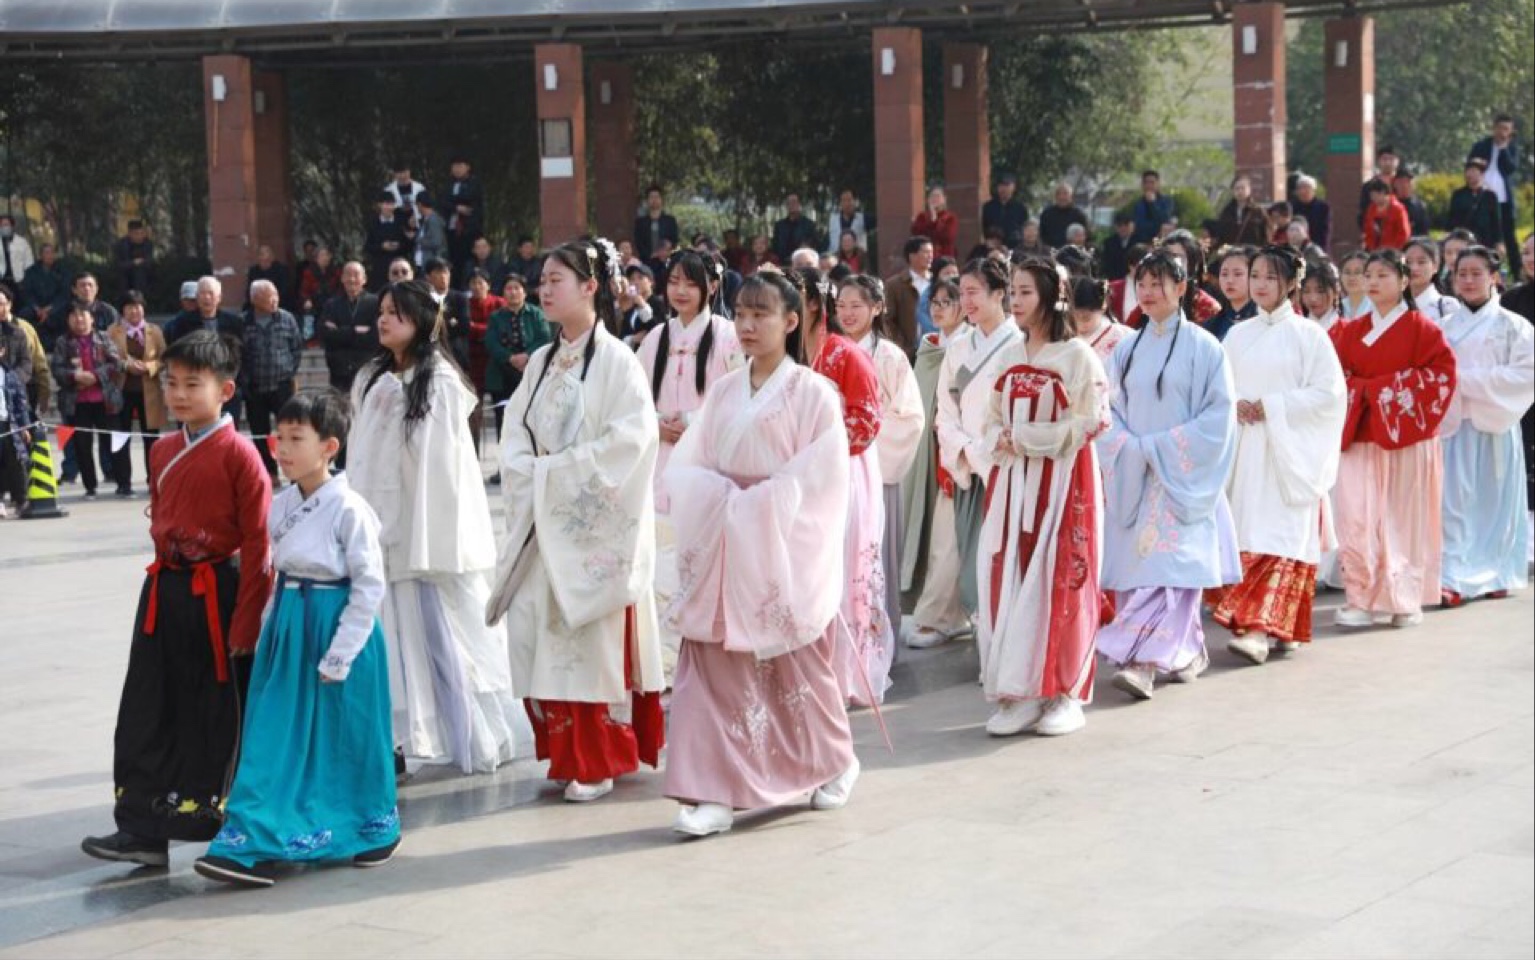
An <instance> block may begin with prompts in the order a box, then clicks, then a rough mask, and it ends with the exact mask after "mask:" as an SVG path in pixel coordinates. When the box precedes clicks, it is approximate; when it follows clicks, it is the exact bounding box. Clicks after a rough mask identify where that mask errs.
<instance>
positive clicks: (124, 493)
mask: <svg viewBox="0 0 1535 960" xmlns="http://www.w3.org/2000/svg"><path fill="white" fill-rule="evenodd" d="M117 499H119V500H132V499H133V489H132V488H131V487H118V488H117Z"/></svg>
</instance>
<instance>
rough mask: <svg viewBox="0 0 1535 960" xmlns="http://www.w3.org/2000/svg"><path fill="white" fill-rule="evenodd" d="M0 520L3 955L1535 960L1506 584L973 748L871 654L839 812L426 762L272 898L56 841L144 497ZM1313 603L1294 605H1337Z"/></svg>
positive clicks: (111, 682) (1528, 800)
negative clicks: (857, 760) (673, 796)
mask: <svg viewBox="0 0 1535 960" xmlns="http://www.w3.org/2000/svg"><path fill="white" fill-rule="evenodd" d="M67 490H68V491H69V492H67V493H66V498H67V499H68V500H70V501H71V502H68V503H67V506H68V507H69V508H70V509H71V511H72V514H71V516H70V517H69V518H68V519H66V520H60V521H50V522H36V523H17V522H6V523H0V584H3V585H4V594H3V595H4V598H5V599H4V615H3V618H0V636H3V640H0V704H3V706H0V711H3V713H0V717H3V719H4V723H3V724H0V958H3V957H28V958H33V957H38V958H40V957H105V956H114V957H115V956H122V957H135V956H144V957H181V956H186V957H194V956H195V957H265V956H273V957H309V956H313V957H327V958H332V957H369V958H383V957H394V956H443V957H448V956H452V957H468V956H507V957H523V956H527V957H533V956H553V957H560V956H566V957H586V956H616V955H626V956H635V957H649V956H658V957H660V956H677V955H703V956H720V957H761V956H786V955H815V956H869V957H874V956H881V957H886V956H890V957H907V956H910V957H918V956H940V955H941V956H954V957H959V956H967V957H1014V956H1135V957H1148V956H1169V957H1171V956H1178V957H1188V956H1221V957H1242V956H1273V957H1353V956H1359V957H1364V956H1370V957H1376V956H1382V957H1384V956H1391V957H1416V956H1422V957H1443V956H1456V957H1466V958H1471V957H1532V956H1535V928H1532V913H1535V869H1532V868H1535V863H1532V856H1535V727H1532V724H1535V719H1532V716H1535V698H1532V693H1535V689H1532V688H1535V673H1532V669H1535V645H1532V626H1535V609H1532V603H1531V598H1530V595H1529V594H1528V593H1526V594H1524V595H1521V596H1518V597H1516V598H1514V599H1511V600H1506V601H1501V602H1489V603H1480V604H1474V605H1471V606H1468V607H1466V608H1464V609H1462V610H1459V611H1454V612H1446V613H1432V614H1430V615H1429V618H1428V621H1427V623H1426V624H1425V625H1424V626H1423V627H1422V628H1420V629H1417V630H1412V631H1400V632H1398V631H1391V630H1389V629H1380V630H1376V631H1370V632H1365V633H1360V634H1354V635H1349V636H1340V635H1339V634H1338V633H1337V631H1335V630H1334V629H1333V628H1332V627H1330V626H1326V627H1322V628H1321V629H1320V630H1319V636H1318V639H1317V643H1316V645H1315V646H1314V648H1312V649H1310V650H1307V651H1305V652H1303V653H1301V654H1299V655H1297V656H1295V657H1293V658H1291V659H1289V660H1286V661H1281V662H1274V663H1271V664H1270V665H1268V666H1266V667H1263V668H1261V669H1259V668H1248V667H1240V666H1237V665H1236V664H1235V663H1234V661H1233V658H1232V657H1231V656H1230V655H1228V654H1226V653H1225V652H1224V650H1222V649H1220V644H1221V643H1222V642H1223V637H1224V634H1222V633H1221V631H1219V630H1218V629H1212V631H1211V636H1212V639H1213V641H1214V643H1213V644H1212V645H1213V646H1215V647H1216V651H1215V652H1214V654H1213V655H1214V658H1215V666H1214V669H1213V670H1212V671H1211V673H1210V674H1208V675H1207V676H1206V677H1205V679H1203V680H1202V681H1200V682H1199V683H1198V684H1195V685H1194V686H1191V687H1170V688H1167V689H1165V690H1163V691H1161V692H1159V693H1158V695H1157V698H1156V699H1155V700H1153V701H1152V702H1150V703H1146V704H1131V703H1128V702H1126V701H1125V700H1124V699H1123V698H1122V697H1121V695H1119V694H1118V693H1116V692H1115V691H1113V690H1112V689H1110V688H1108V687H1107V685H1106V683H1102V682H1100V684H1099V697H1098V700H1097V702H1096V703H1095V705H1094V706H1093V707H1091V708H1090V710H1089V714H1088V718H1089V723H1088V727H1087V729H1086V730H1085V731H1083V732H1082V733H1080V734H1078V735H1076V736H1073V737H1070V738H1067V739H1064V740H1057V741H1049V740H1042V739H1031V738H1022V739H1017V740H1010V741H1004V742H999V741H996V740H991V739H988V738H987V737H986V736H985V734H984V732H983V730H982V724H983V723H984V721H985V718H986V714H987V711H986V707H985V705H984V704H983V703H982V701H981V697H980V693H979V690H978V688H977V687H976V686H975V683H974V677H975V670H976V664H975V653H974V649H973V647H971V646H970V645H968V644H961V645H957V646H953V647H950V648H945V649H941V650H939V651H936V652H932V653H929V654H927V655H925V656H918V655H908V656H907V657H906V659H905V661H904V662H903V664H902V665H900V666H899V667H898V670H897V678H896V689H895V691H894V692H893V698H894V702H893V703H892V704H891V706H890V707H889V708H888V711H887V718H888V720H889V722H890V726H891V734H892V736H893V738H894V741H895V746H896V752H895V753H894V754H891V753H888V752H886V751H885V749H884V747H883V743H882V741H881V739H880V736H879V734H878V731H877V728H876V726H875V724H874V722H873V719H872V717H870V716H868V715H861V716H859V717H857V718H856V719H855V729H856V731H857V733H858V738H859V744H860V754H861V756H862V758H863V762H864V765H865V774H864V777H863V779H862V780H861V781H860V783H859V785H858V789H857V792H856V795H855V797H854V800H853V803H852V804H851V805H850V806H849V807H848V808H847V809H846V810H843V811H841V812H837V813H813V812H811V811H809V810H808V809H806V808H796V809H791V810H784V811H779V812H775V813H768V814H763V815H757V816H752V817H746V818H742V819H741V820H738V821H737V827H736V829H735V831H734V832H732V833H730V834H728V835H726V836H723V837H718V838H713V839H709V840H706V841H701V842H686V841H679V840H678V839H676V838H675V837H674V836H673V835H672V834H671V833H670V831H669V829H668V827H669V824H670V822H671V817H672V815H673V812H674V808H673V806H672V805H671V804H670V803H668V802H667V801H665V800H663V799H662V798H661V797H660V777H659V776H658V775H657V774H654V773H649V772H647V773H645V774H643V775H639V776H635V777H632V778H628V779H626V780H625V781H623V782H621V784H620V786H619V789H618V790H617V792H616V793H615V794H614V795H613V796H611V797H609V798H607V799H606V800H603V801H602V802H600V803H598V804H595V805H592V806H589V807H572V806H568V805H566V804H563V803H561V802H559V799H558V793H557V792H556V791H555V790H554V788H553V787H552V786H550V785H549V784H547V783H546V782H545V781H543V780H542V779H541V778H540V771H539V768H538V766H537V765H535V764H532V763H519V764H517V765H515V766H514V767H512V768H510V769H503V770H502V771H500V772H499V773H497V774H495V775H494V776H479V777H468V778H458V777H447V776H442V775H432V774H431V773H430V772H428V773H426V774H423V775H421V776H418V777H417V779H416V780H414V781H413V782H412V783H411V785H409V786H408V787H406V788H405V789H404V791H403V794H402V797H403V800H402V806H403V810H404V815H405V820H406V825H407V834H406V843H405V847H404V849H403V851H402V854H401V856H400V857H399V859H398V860H396V862H394V863H393V864H391V865H389V866H388V867H385V868H383V869H380V870H373V871H359V870H353V869H350V868H331V869H318V870H310V871H305V872H298V873H294V874H292V875H290V876H285V877H284V879H283V880H282V882H280V883H279V884H278V886H277V887H276V888H275V889H273V890H270V891H260V892H239V891H232V890H226V889H213V888H212V887H211V886H210V885H209V884H207V883H205V882H204V881H203V880H202V879H201V878H199V877H197V876H196V875H195V874H193V873H192V872H191V869H190V864H191V861H192V859H193V858H194V857H195V856H197V855H198V853H200V852H201V851H200V849H199V848H194V847H180V848H177V849H176V850H174V851H173V853H172V869H171V870H170V872H169V874H168V875H167V874H165V873H160V872H154V871H139V872H130V871H127V870H124V869H122V868H119V867H114V866H108V865H102V864H99V863H97V862H96V861H92V860H90V859H88V858H86V857H84V856H83V855H82V854H80V853H79V852H78V848H77V844H78V842H79V839H80V837H81V836H82V835H83V834H85V833H87V832H92V831H106V830H109V829H110V827H111V816H110V790H111V780H110V767H111V749H112V726H113V718H114V714H115V709H116V700H117V694H118V690H119V685H120V683H121V679H122V673H123V665H124V660H125V653H126V642H127V638H128V632H129V619H130V617H131V615H132V611H133V606H134V603H135V600H136V597H137V593H138V590H139V584H140V570H141V569H142V567H143V565H144V564H145V563H147V562H148V559H149V551H148V539H147V535H146V533H145V522H144V520H143V517H142V511H143V507H144V501H142V500H139V501H134V502H131V503H118V502H111V501H103V502H98V503H93V504H85V503H78V502H73V501H74V500H75V498H77V497H78V487H75V488H67ZM1338 602H1339V598H1338V595H1337V594H1328V595H1324V597H1323V598H1322V601H1321V603H1320V606H1319V611H1318V616H1319V619H1322V620H1324V621H1326V622H1330V614H1331V608H1332V607H1333V606H1335V605H1336V604H1337V603H1338Z"/></svg>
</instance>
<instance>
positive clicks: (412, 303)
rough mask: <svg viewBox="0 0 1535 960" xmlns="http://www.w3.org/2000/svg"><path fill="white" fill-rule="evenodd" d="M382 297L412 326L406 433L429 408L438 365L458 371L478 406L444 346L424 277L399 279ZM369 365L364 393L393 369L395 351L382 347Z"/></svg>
mask: <svg viewBox="0 0 1535 960" xmlns="http://www.w3.org/2000/svg"><path fill="white" fill-rule="evenodd" d="M384 297H388V298H389V299H390V301H392V302H393V303H394V311H395V313H398V314H399V315H400V316H401V317H403V318H404V319H406V320H408V321H410V324H411V326H413V327H415V333H414V334H412V335H411V338H410V344H409V345H408V346H407V347H406V348H405V353H406V355H407V356H409V357H411V358H412V359H413V360H414V361H415V364H414V365H415V368H416V373H415V376H413V377H412V378H411V381H410V383H408V384H406V385H405V432H406V434H407V435H409V433H410V432H411V431H412V430H414V429H415V426H416V424H417V423H420V422H421V421H422V420H424V419H426V415H427V414H428V413H430V412H431V410H432V379H433V376H434V374H435V373H436V372H437V367H438V366H445V367H447V368H448V369H449V370H452V371H453V372H454V373H456V374H458V379H459V381H460V382H461V383H463V385H464V386H465V387H467V388H468V389H469V392H470V393H472V394H474V400H475V406H476V407H478V406H479V402H480V396H479V393H478V392H477V391H476V390H475V389H474V384H473V383H472V382H471V381H470V379H469V377H468V375H467V374H465V373H464V371H463V369H462V368H460V367H459V365H458V362H457V361H456V360H454V359H453V354H452V352H451V351H449V350H448V349H447V345H446V341H447V328H446V325H445V324H444V323H443V317H442V307H440V306H438V304H437V300H436V298H435V297H433V296H432V288H431V287H429V286H427V284H426V281H425V280H401V281H399V282H397V283H391V284H389V285H388V286H387V287H385V288H384V290H383V292H382V293H380V294H379V300H380V302H382V301H383V299H384ZM372 368H373V369H372V373H370V374H369V375H368V384H367V386H366V387H364V388H363V391H362V395H363V396H364V397H366V396H367V395H368V392H369V391H370V390H372V389H373V385H374V384H375V383H378V381H379V378H380V377H382V376H383V375H384V374H386V373H388V372H390V371H391V370H393V369H394V351H392V350H390V349H389V348H388V347H381V348H380V349H379V352H378V354H377V355H376V356H375V357H374V359H373V362H372Z"/></svg>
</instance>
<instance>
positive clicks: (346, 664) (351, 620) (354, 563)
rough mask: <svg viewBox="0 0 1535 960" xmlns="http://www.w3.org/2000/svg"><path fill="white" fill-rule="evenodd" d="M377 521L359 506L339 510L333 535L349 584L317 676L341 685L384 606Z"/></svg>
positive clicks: (350, 505) (383, 582)
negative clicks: (341, 553) (342, 559)
mask: <svg viewBox="0 0 1535 960" xmlns="http://www.w3.org/2000/svg"><path fill="white" fill-rule="evenodd" d="M378 532H379V524H378V517H376V516H374V515H373V511H372V510H370V509H368V508H367V506H366V505H364V504H362V503H347V504H346V505H344V506H343V507H342V513H341V522H340V524H339V525H338V529H337V531H336V534H337V537H338V538H339V539H340V541H341V548H342V550H343V551H344V552H345V553H346V573H347V578H348V579H350V580H351V581H352V583H351V586H350V588H349V589H348V592H347V601H346V606H345V607H344V608H342V611H341V622H340V623H339V624H338V625H337V626H336V635H335V636H334V637H332V638H331V641H330V648H329V649H327V650H326V651H325V656H324V658H323V659H321V660H320V664H319V670H320V675H321V676H323V677H324V678H325V679H327V680H335V681H338V682H339V681H342V680H345V679H346V678H347V675H348V674H349V673H350V672H351V670H352V661H353V660H356V659H357V655H358V654H359V653H361V652H362V649H363V647H365V646H367V645H368V638H369V637H371V636H372V635H373V624H374V622H375V620H376V619H377V617H378V611H379V608H380V607H382V606H383V604H384V589H385V588H384V584H385V576H384V552H383V548H382V547H380V546H379V539H378Z"/></svg>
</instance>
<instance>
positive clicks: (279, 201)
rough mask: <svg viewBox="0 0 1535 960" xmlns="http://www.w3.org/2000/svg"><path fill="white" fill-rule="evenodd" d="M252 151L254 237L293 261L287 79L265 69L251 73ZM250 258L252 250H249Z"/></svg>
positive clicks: (279, 257) (276, 252) (280, 256)
mask: <svg viewBox="0 0 1535 960" xmlns="http://www.w3.org/2000/svg"><path fill="white" fill-rule="evenodd" d="M251 79H252V82H253V84H254V90H253V93H252V113H253V119H254V124H253V126H254V129H255V150H256V237H257V244H258V245H260V244H263V243H264V244H267V245H269V246H270V247H271V248H272V252H273V253H274V254H275V255H276V256H277V259H278V260H281V261H283V262H285V263H288V264H290V265H291V264H292V263H293V254H294V249H293V178H292V176H291V174H290V169H291V166H290V164H289V146H290V144H289V138H288V79H287V77H286V75H284V74H282V73H277V72H274V71H268V70H258V71H255V72H254V73H253V74H252V78H251ZM253 257H254V251H253Z"/></svg>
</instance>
